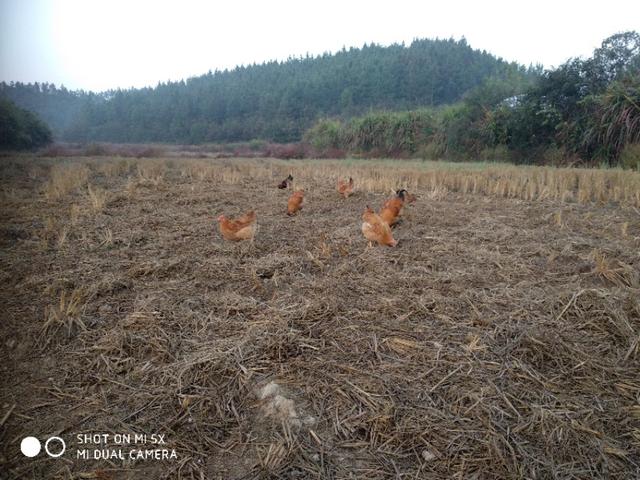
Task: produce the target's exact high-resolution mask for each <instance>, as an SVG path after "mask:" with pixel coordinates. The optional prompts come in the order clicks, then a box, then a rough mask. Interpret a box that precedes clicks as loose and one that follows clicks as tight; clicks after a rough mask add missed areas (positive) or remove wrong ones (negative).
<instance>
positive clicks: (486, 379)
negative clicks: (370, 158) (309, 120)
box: [0, 158, 640, 479]
mask: <svg viewBox="0 0 640 480" xmlns="http://www.w3.org/2000/svg"><path fill="white" fill-rule="evenodd" d="M109 161H110V160H109V159H108V158H104V159H101V160H100V162H101V163H99V164H95V163H93V160H90V159H89V160H79V161H78V162H77V163H73V162H69V163H67V164H65V165H64V167H59V168H68V169H70V171H75V170H78V171H82V170H84V169H86V175H87V176H86V178H84V180H83V181H76V182H71V183H72V184H73V185H74V186H72V187H69V188H66V187H65V188H61V189H60V191H63V190H64V192H65V193H63V194H60V196H59V197H58V198H57V200H56V201H51V198H43V196H42V195H38V194H37V193H38V192H39V191H41V188H42V185H43V182H51V183H52V184H53V183H54V182H52V178H47V177H46V175H45V174H44V173H42V172H49V171H51V174H54V171H56V169H57V168H58V167H54V168H52V166H51V163H52V162H50V161H48V160H46V159H36V160H33V162H24V160H23V163H20V162H17V163H15V164H7V163H5V164H3V165H2V167H0V189H1V190H2V191H12V190H13V191H15V192H16V194H15V195H11V196H7V197H6V198H5V199H4V201H5V202H6V204H7V205H6V206H7V208H5V209H3V213H2V222H1V224H0V242H2V246H3V248H2V250H1V253H0V261H2V265H3V273H2V276H1V277H0V279H1V281H2V289H1V291H0V295H1V299H2V302H3V306H4V307H3V315H4V316H3V318H2V322H0V329H1V330H0V332H1V334H2V339H3V340H2V341H3V345H4V347H5V348H3V350H2V352H1V353H0V365H1V366H2V368H3V370H2V372H1V373H2V375H3V378H5V381H4V382H3V385H2V388H1V389H0V405H4V407H3V408H4V410H3V411H0V417H1V418H3V421H2V428H3V430H2V432H1V433H0V435H1V436H2V437H1V438H2V439H3V445H6V449H5V451H4V453H3V456H0V469H2V471H3V472H6V474H5V476H6V477H7V478H15V479H18V478H60V479H63V478H64V479H67V478H100V476H101V475H104V476H105V478H114V479H115V478H118V479H119V478H124V479H136V478H181V479H192V478H195V479H201V478H225V479H227V478H229V479H250V478H336V479H338V478H367V479H387V478H442V479H451V478H479V479H483V478H497V479H512V478H603V479H604V478H636V477H638V473H639V471H640V470H639V469H640V455H639V454H638V452H640V413H639V412H640V404H639V403H638V399H639V398H640V382H639V381H638V371H640V300H639V299H640V283H639V273H640V258H639V257H638V251H640V213H639V211H638V209H637V207H638V203H637V198H636V197H634V194H633V193H632V192H631V191H630V190H629V189H631V188H632V186H633V185H636V183H635V182H637V177H633V176H629V174H626V175H627V176H624V177H623V176H618V173H617V172H616V171H603V172H600V171H587V170H585V171H571V170H561V169H551V168H548V169H547V168H531V169H529V168H522V169H518V168H516V167H512V166H497V165H489V166H486V165H484V166H472V165H453V164H429V163H424V164H422V163H396V162H394V163H391V162H389V163H386V162H379V163H375V164H370V163H365V162H349V161H345V162H333V161H326V162H324V161H323V162H319V161H318V162H309V161H301V162H297V161H292V162H285V161H276V160H269V161H258V160H233V161H231V160H216V161H205V160H202V159H195V160H179V159H175V160H172V162H167V161H166V160H165V159H143V160H129V161H130V162H131V163H130V164H129V167H128V168H126V169H125V168H122V169H120V168H119V167H118V168H115V167H114V169H113V170H111V169H110V168H109V167H107V166H106V165H107V164H108V162H109ZM119 161H120V160H119V159H114V160H113V162H116V163H117V162H119ZM105 162H106V163H105ZM86 165H90V167H89V168H87V167H86ZM96 165H98V166H96ZM29 169H31V171H37V172H38V173H37V174H36V175H34V176H31V177H30V176H29V175H28V174H26V172H27V171H30V170H29ZM34 169H35V170H34ZM289 173H291V174H292V175H293V176H294V181H295V182H296V185H303V186H304V187H305V191H308V192H309V195H308V196H307V199H306V200H307V201H306V204H305V208H304V210H302V212H301V213H300V214H299V215H298V216H296V217H293V218H289V217H287V216H286V214H285V209H286V200H287V197H288V195H289V193H290V192H287V191H280V190H278V189H277V188H275V185H276V184H277V183H278V182H280V181H281V180H282V178H284V177H286V175H288V174H289ZM56 175H57V174H56ZM348 176H352V177H353V178H354V179H355V181H356V193H355V195H353V196H352V197H349V198H348V199H344V198H342V197H340V196H339V195H338V194H337V193H336V191H335V181H336V180H337V178H339V177H348ZM603 179H604V180H603ZM57 182H60V180H57ZM47 184H48V183H47ZM89 185H90V186H89ZM401 187H402V188H407V189H408V190H409V191H410V192H411V193H416V194H418V197H419V198H418V200H417V202H415V203H414V204H412V205H410V206H409V207H407V208H406V209H405V210H406V211H405V212H404V213H403V217H402V221H401V222H400V224H399V225H398V226H397V227H396V228H395V230H394V236H395V237H396V238H399V239H400V243H399V246H398V247H397V248H395V249H383V248H373V249H366V248H365V246H366V243H367V242H366V240H365V239H364V238H363V237H362V235H361V232H360V223H361V220H360V216H361V214H362V211H363V210H364V206H365V205H366V204H370V205H372V206H379V205H381V204H382V202H383V200H384V199H385V198H386V197H388V196H389V195H390V191H391V190H393V189H397V188H401ZM90 189H91V190H92V191H94V193H95V192H97V191H101V192H103V193H104V195H105V196H106V198H108V202H105V203H103V204H102V205H101V209H99V210H95V209H94V207H93V203H92V202H93V201H92V200H91V199H90V195H89V194H88V193H85V192H88V191H89V190H90ZM87 195H89V196H87ZM87 198H89V201H87ZM248 208H254V209H255V210H256V211H257V214H258V221H259V223H260V230H259V232H258V234H257V236H256V239H255V245H254V246H253V247H252V248H238V246H237V245H232V244H229V243H227V242H224V241H222V240H221V239H220V236H219V234H218V232H217V230H216V228H215V221H214V218H215V215H217V214H219V213H222V212H225V213H227V214H228V215H230V216H234V215H237V214H239V213H243V212H245V211H246V210H247V209H248ZM95 211H101V212H102V213H101V214H100V215H96V214H88V213H89V212H95ZM42 238H45V239H46V248H41V247H42V245H41V242H40V240H41V239H42ZM61 239H62V240H61ZM14 405H15V407H13V406H14ZM34 432H37V433H38V435H42V437H43V438H46V436H49V435H50V434H52V433H53V432H56V433H59V434H60V435H61V436H62V437H63V438H64V439H65V440H66V441H67V448H68V449H69V452H70V453H69V454H65V456H64V459H58V460H55V459H48V458H44V457H41V458H40V459H39V460H38V461H35V462H34V461H33V460H31V459H26V458H25V457H23V456H22V455H21V454H20V453H19V449H18V445H19V441H20V439H21V438H23V437H24V436H25V435H28V434H34ZM85 432H86V433H89V432H94V433H107V432H112V433H113V432H136V433H147V434H151V433H162V434H165V435H166V439H167V441H168V442H169V445H168V446H169V447H170V448H175V449H176V451H177V452H178V460H177V461H164V462H134V463H123V462H120V461H115V460H114V461H111V462H106V461H93V460H79V459H77V458H75V457H74V456H73V454H72V452H73V451H74V449H75V448H78V444H77V443H76V440H75V435H76V434H77V433H85ZM96 472H100V474H98V473H96Z"/></svg>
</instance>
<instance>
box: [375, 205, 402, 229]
mask: <svg viewBox="0 0 640 480" xmlns="http://www.w3.org/2000/svg"><path fill="white" fill-rule="evenodd" d="M401 211H402V205H400V206H397V205H386V206H383V207H382V209H381V210H380V213H379V216H380V218H381V219H382V221H383V222H384V223H386V224H387V225H389V226H390V227H391V226H393V225H395V224H396V223H398V220H399V219H400V212H401Z"/></svg>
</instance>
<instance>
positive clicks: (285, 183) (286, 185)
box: [278, 174, 293, 190]
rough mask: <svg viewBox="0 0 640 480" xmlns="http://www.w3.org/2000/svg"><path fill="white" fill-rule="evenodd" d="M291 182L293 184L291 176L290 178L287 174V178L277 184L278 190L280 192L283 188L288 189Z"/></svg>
mask: <svg viewBox="0 0 640 480" xmlns="http://www.w3.org/2000/svg"><path fill="white" fill-rule="evenodd" d="M291 182H293V176H291V174H289V176H288V177H287V178H285V179H284V180H283V181H281V182H280V183H279V184H278V188H279V189H280V190H284V189H285V188H289V186H290V185H291Z"/></svg>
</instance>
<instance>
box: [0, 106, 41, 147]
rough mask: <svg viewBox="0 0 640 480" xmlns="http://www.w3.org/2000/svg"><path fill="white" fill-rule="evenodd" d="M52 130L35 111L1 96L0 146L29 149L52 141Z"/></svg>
mask: <svg viewBox="0 0 640 480" xmlns="http://www.w3.org/2000/svg"><path fill="white" fill-rule="evenodd" d="M51 139H52V135H51V130H49V127H47V125H46V124H44V123H43V122H42V121H41V120H40V119H39V118H38V117H36V116H35V115H34V114H33V113H31V112H29V111H28V110H25V109H23V108H19V107H17V106H16V105H15V104H14V103H13V102H11V101H9V100H7V99H3V98H0V148H2V149H7V150H27V149H32V148H38V147H42V146H44V145H47V144H49V143H51Z"/></svg>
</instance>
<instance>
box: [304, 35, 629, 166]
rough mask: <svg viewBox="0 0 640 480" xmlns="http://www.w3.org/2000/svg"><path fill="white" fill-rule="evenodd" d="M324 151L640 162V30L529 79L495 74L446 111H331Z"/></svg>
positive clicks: (315, 134) (312, 133)
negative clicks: (345, 114)
mask: <svg viewBox="0 0 640 480" xmlns="http://www.w3.org/2000/svg"><path fill="white" fill-rule="evenodd" d="M305 139H306V141H307V142H308V143H309V144H311V145H312V146H313V147H314V148H315V149H316V150H318V151H320V152H322V151H328V152H333V155H336V152H338V153H340V152H349V153H351V154H364V155H367V156H391V157H398V156H408V157H422V158H450V159H485V160H489V159H490V160H496V159H497V160H510V161H516V162H525V163H556V164H560V163H563V164H566V163H585V162H590V163H594V162H595V163H608V164H610V165H615V164H622V165H624V166H628V167H633V168H638V167H639V166H640V35H638V33H636V32H626V33H620V34H616V35H613V36H611V37H609V38H607V39H605V40H604V41H603V43H602V45H601V47H599V48H597V49H596V50H595V51H594V52H593V55H592V56H591V57H590V58H588V59H584V60H583V59H571V60H569V61H567V62H566V63H565V64H564V65H562V66H560V67H559V68H557V69H554V70H547V71H545V72H544V73H543V74H542V75H540V76H539V77H538V78H537V79H536V81H535V82H534V83H532V84H530V85H529V86H526V87H525V88H523V85H522V84H517V83H514V82H508V81H504V80H499V79H493V78H490V79H488V80H485V81H484V83H483V84H482V85H481V86H479V87H477V88H475V89H472V90H471V91H469V92H467V93H466V94H465V95H464V97H463V100H462V101H461V102H458V103H456V104H454V105H449V106H446V107H443V108H439V109H434V108H428V109H419V110H415V111H408V112H406V111H405V112H371V113H368V114H366V115H363V116H359V117H354V118H351V119H348V120H342V119H337V118H327V119H323V120H321V121H319V122H318V123H316V124H315V125H314V126H313V127H312V128H311V129H310V130H309V131H308V132H307V133H306V135H305Z"/></svg>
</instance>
